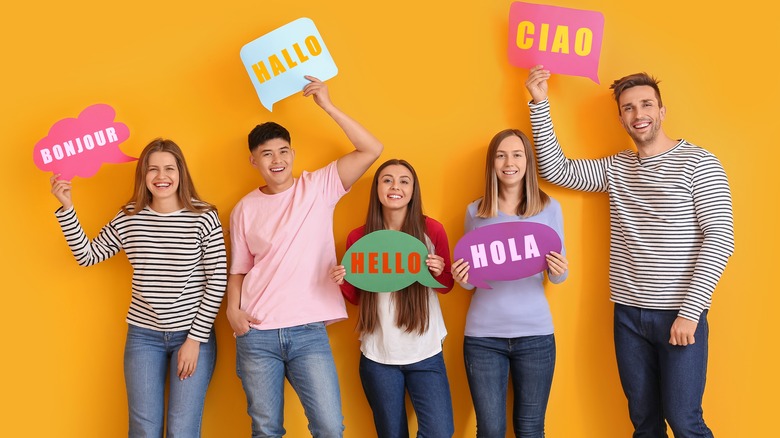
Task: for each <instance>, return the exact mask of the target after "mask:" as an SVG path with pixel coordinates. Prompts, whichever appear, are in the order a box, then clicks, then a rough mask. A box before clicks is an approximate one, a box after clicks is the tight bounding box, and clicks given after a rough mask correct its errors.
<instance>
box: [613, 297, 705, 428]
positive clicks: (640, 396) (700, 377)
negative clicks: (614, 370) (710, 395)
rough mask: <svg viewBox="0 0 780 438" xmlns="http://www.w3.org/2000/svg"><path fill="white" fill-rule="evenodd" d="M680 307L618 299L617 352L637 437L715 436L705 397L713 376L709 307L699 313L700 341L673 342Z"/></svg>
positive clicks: (616, 314) (621, 378)
mask: <svg viewBox="0 0 780 438" xmlns="http://www.w3.org/2000/svg"><path fill="white" fill-rule="evenodd" d="M677 313H678V312H677V311H676V310H650V309H641V308H638V307H630V306H624V305H621V304H615V321H614V323H615V354H616V356H617V364H618V372H619V373H620V382H621V383H622V385H623V392H624V393H625V394H626V398H627V399H628V412H629V416H630V417H631V422H632V423H633V424H634V438H659V437H661V438H666V437H667V434H666V422H665V421H664V420H666V421H668V422H669V426H671V428H672V431H673V432H674V436H675V438H689V437H712V431H710V429H709V428H708V427H707V425H706V424H704V418H703V417H702V409H701V400H702V397H703V396H704V383H705V380H706V376H707V337H708V334H709V327H708V325H707V311H706V310H705V311H704V313H702V315H701V317H700V318H699V325H698V326H697V327H696V333H695V334H694V337H695V338H696V343H694V344H693V345H688V346H686V347H683V346H674V345H671V344H670V343H669V337H670V331H671V328H672V323H673V322H674V320H675V319H676V318H677Z"/></svg>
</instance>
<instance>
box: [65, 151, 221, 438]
mask: <svg viewBox="0 0 780 438" xmlns="http://www.w3.org/2000/svg"><path fill="white" fill-rule="evenodd" d="M51 186H52V188H51V192H52V194H53V195H54V196H55V197H56V198H57V200H58V201H60V203H61V204H62V207H61V208H59V209H58V210H57V212H56V213H55V214H56V216H57V220H58V221H59V223H60V227H61V228H62V232H63V234H64V235H65V239H66V240H67V242H68V245H69V246H70V250H71V252H72V253H73V256H74V257H75V258H76V261H77V262H78V264H79V265H81V266H91V265H94V264H97V263H100V262H102V261H105V260H107V259H109V258H111V257H113V256H114V255H116V254H117V253H119V251H121V250H124V251H125V254H127V259H128V260H129V261H130V264H131V265H132V266H133V280H132V287H131V289H132V298H131V301H130V309H129V310H128V312H127V324H128V329H127V340H126V342H125V357H124V367H125V384H126V387H127V400H128V411H129V414H130V420H129V434H128V435H129V436H130V437H142V436H143V437H162V436H163V433H164V425H167V434H165V436H189V437H197V436H200V427H201V418H202V416H203V406H204V401H205V398H206V390H207V388H208V385H209V382H210V381H211V375H212V374H213V372H214V365H215V362H216V355H217V345H216V338H215V336H214V330H213V324H214V319H215V318H216V316H217V313H218V312H219V306H220V303H221V302H222V297H223V295H224V293H225V287H226V284H227V262H226V255H225V241H224V237H223V235H222V225H221V224H220V221H219V216H218V215H217V211H216V208H215V207H214V206H213V205H211V204H208V203H206V202H203V201H201V200H200V198H199V197H198V194H197V192H196V191H195V186H194V184H193V182H192V178H191V177H190V172H189V170H188V168H187V163H186V162H185V161H184V155H183V153H182V151H181V149H180V148H179V146H177V145H176V143H174V142H173V141H171V140H164V139H159V138H158V139H155V140H153V141H152V142H151V143H149V144H148V145H147V146H146V148H144V150H143V152H141V156H140V157H139V158H138V164H137V165H136V172H135V184H134V186H133V187H134V189H133V195H132V197H131V198H130V200H129V201H128V202H127V203H126V204H125V205H124V206H122V208H121V209H120V211H119V212H118V213H117V215H116V216H115V217H114V219H112V220H111V222H109V223H108V224H107V225H106V226H104V227H103V229H102V230H101V231H100V233H99V234H98V236H97V237H95V238H94V239H92V240H90V239H89V238H88V237H87V235H86V233H85V232H84V230H83V229H82V227H81V223H80V222H79V219H78V217H77V216H76V211H75V209H74V208H73V201H72V198H71V182H70V181H66V180H61V179H59V175H54V176H52V177H51ZM166 378H167V380H168V381H169V383H168V389H169V391H168V415H167V418H166V415H165V392H166V391H165V389H166V388H165V381H166Z"/></svg>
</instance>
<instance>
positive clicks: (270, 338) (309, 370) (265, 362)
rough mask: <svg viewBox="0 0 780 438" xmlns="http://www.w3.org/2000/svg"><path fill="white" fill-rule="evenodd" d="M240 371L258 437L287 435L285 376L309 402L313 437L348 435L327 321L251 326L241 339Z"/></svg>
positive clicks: (306, 403)
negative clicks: (286, 325)
mask: <svg viewBox="0 0 780 438" xmlns="http://www.w3.org/2000/svg"><path fill="white" fill-rule="evenodd" d="M236 372H237V374H238V377H240V378H241V384H242V385H243V387H244V392H245V393H246V399H247V405H248V408H247V412H248V413H249V416H250V417H252V437H253V438H254V437H281V436H284V434H285V430H284V379H285V378H287V380H288V381H289V382H290V385H291V386H292V388H293V389H294V390H295V392H296V393H297V394H298V398H300V400H301V404H303V410H304V413H305V414H306V418H307V419H308V420H309V431H310V432H311V434H312V436H313V437H315V438H321V437H322V438H330V437H341V436H342V434H343V432H344V423H343V422H344V417H343V415H342V414H341V393H340V392H339V382H338V375H337V374H336V364H335V363H334V361H333V354H332V353H331V350H330V341H329V340H328V332H327V331H326V330H325V324H323V323H321V322H316V323H311V324H304V325H299V326H295V327H287V328H281V329H274V330H256V329H250V330H249V331H248V332H247V333H245V334H243V335H241V336H238V337H237V338H236Z"/></svg>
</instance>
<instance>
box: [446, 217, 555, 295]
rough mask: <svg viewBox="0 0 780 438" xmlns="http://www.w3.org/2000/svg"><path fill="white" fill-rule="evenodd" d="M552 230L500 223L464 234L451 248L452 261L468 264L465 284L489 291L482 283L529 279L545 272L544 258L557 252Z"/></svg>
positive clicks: (526, 224)
mask: <svg viewBox="0 0 780 438" xmlns="http://www.w3.org/2000/svg"><path fill="white" fill-rule="evenodd" d="M561 248H562V243H561V238H560V236H558V233H556V232H555V230H554V229H552V228H550V227H548V226H547V225H544V224H540V223H536V222H504V223H500V224H493V225H488V226H484V227H480V228H477V229H475V230H473V231H470V232H468V233H466V234H465V235H464V236H463V237H461V238H460V240H459V241H458V243H457V245H455V251H454V256H455V260H460V259H463V260H465V261H467V262H468V263H469V281H468V282H469V284H472V285H474V286H476V287H478V288H481V289H492V287H491V286H490V285H489V284H488V283H487V282H486V281H508V280H517V279H519V278H525V277H530V276H531V275H534V274H536V273H539V272H542V271H544V270H545V269H547V260H546V258H545V255H547V254H548V253H549V252H550V251H555V252H560V251H561Z"/></svg>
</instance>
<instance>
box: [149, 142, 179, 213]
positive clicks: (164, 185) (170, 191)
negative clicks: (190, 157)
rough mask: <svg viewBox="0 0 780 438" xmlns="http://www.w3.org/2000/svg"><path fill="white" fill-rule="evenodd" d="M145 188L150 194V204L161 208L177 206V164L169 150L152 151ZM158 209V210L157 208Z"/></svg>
mask: <svg viewBox="0 0 780 438" xmlns="http://www.w3.org/2000/svg"><path fill="white" fill-rule="evenodd" d="M146 188H147V189H148V190H149V193H151V194H152V206H153V208H154V207H155V206H156V207H157V208H155V210H158V208H160V207H162V206H167V208H162V210H167V209H169V208H174V209H176V207H177V206H178V208H181V206H179V205H178V204H179V196H178V191H179V166H178V164H177V163H176V157H174V156H173V154H171V153H170V152H152V153H151V154H150V155H149V159H148V162H147V170H146ZM158 211H159V210H158Z"/></svg>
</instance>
